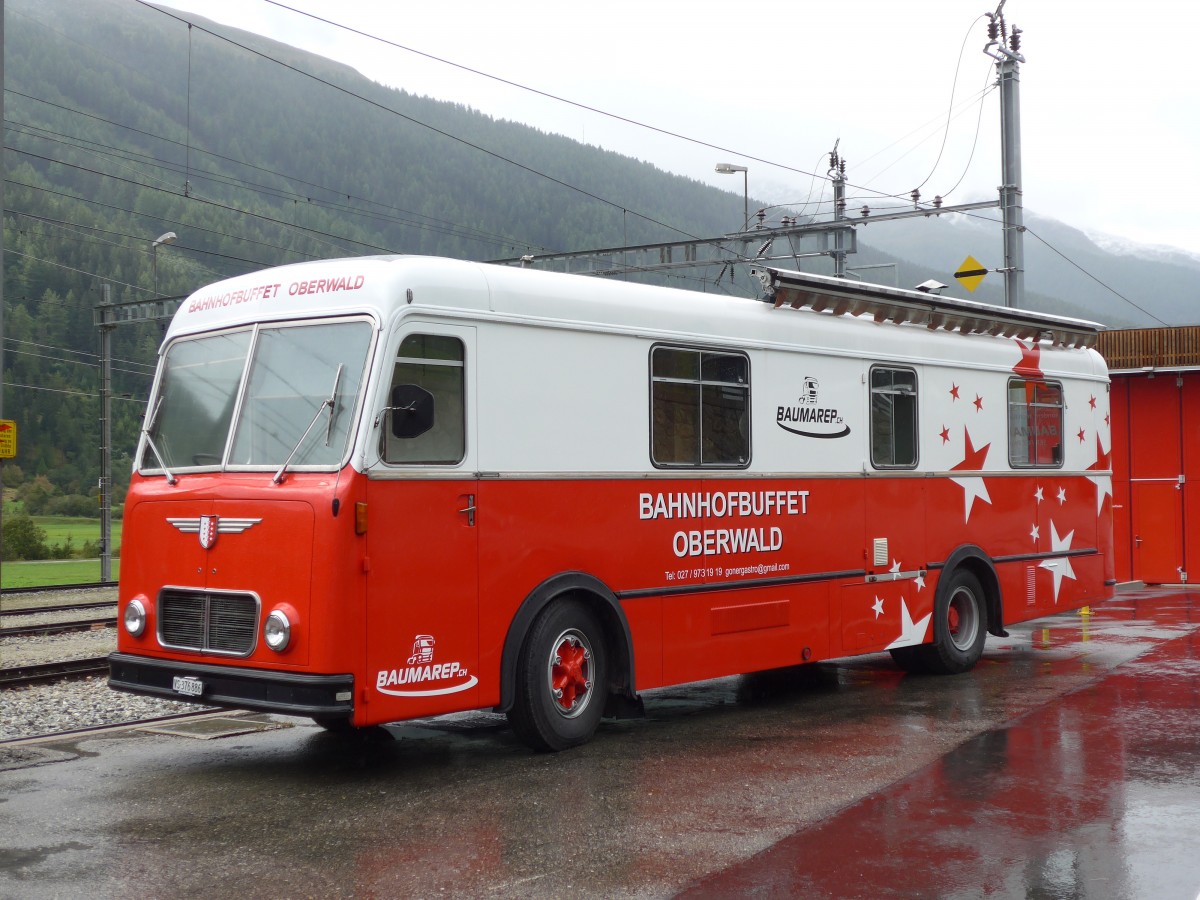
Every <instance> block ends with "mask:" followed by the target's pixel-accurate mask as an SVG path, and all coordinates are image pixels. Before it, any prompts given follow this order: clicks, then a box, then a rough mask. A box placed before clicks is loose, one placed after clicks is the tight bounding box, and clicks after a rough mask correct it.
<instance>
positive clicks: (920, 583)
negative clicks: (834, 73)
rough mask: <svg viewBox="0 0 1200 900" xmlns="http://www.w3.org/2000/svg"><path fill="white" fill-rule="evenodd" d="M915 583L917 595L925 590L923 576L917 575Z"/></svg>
mask: <svg viewBox="0 0 1200 900" xmlns="http://www.w3.org/2000/svg"><path fill="white" fill-rule="evenodd" d="M915 581H916V583H917V593H918V594H919V593H921V591H923V590H925V576H924V575H918V576H917V577H916V579H915Z"/></svg>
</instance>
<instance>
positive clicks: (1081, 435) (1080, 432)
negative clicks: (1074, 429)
mask: <svg viewBox="0 0 1200 900" xmlns="http://www.w3.org/2000/svg"><path fill="white" fill-rule="evenodd" d="M1083 435H1084V431H1083V429H1082V428H1080V429H1079V443H1081V444H1082V443H1083Z"/></svg>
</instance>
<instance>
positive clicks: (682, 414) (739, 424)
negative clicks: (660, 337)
mask: <svg viewBox="0 0 1200 900" xmlns="http://www.w3.org/2000/svg"><path fill="white" fill-rule="evenodd" d="M650 408H651V422H650V455H651V461H652V462H653V463H654V465H655V466H658V467H660V468H672V467H694V468H700V467H717V468H719V467H730V468H744V467H746V466H748V465H749V464H750V360H749V359H747V358H746V356H745V355H743V354H741V353H733V352H722V351H718V350H696V349H692V348H684V347H655V348H654V349H653V350H651V352H650Z"/></svg>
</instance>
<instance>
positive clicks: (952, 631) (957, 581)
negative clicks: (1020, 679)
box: [914, 569, 987, 675]
mask: <svg viewBox="0 0 1200 900" xmlns="http://www.w3.org/2000/svg"><path fill="white" fill-rule="evenodd" d="M942 587H944V588H945V589H944V590H939V591H938V598H937V601H936V602H935V603H934V608H933V643H932V644H925V645H924V646H922V647H918V648H914V649H916V650H919V651H920V652H919V654H918V657H919V659H920V663H921V665H922V666H923V667H924V668H925V670H926V671H928V672H933V673H935V674H938V675H956V674H958V673H959V672H966V671H968V670H969V669H971V668H973V667H974V666H975V663H977V662H979V658H980V657H981V656H982V655H983V642H984V641H985V640H986V639H987V605H986V602H985V599H984V595H983V586H982V585H981V584H980V583H979V579H978V578H976V577H975V576H974V575H973V574H971V573H970V572H969V571H967V570H966V569H959V570H958V571H956V572H955V573H954V574H953V575H951V576H950V580H949V581H948V582H947V583H946V584H945V585H943V586H942Z"/></svg>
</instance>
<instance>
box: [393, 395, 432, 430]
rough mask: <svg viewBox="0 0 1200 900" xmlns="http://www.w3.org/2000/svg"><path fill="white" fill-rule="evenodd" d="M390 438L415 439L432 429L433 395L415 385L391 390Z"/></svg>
mask: <svg viewBox="0 0 1200 900" xmlns="http://www.w3.org/2000/svg"><path fill="white" fill-rule="evenodd" d="M389 412H391V414H392V436H393V437H398V438H415V437H417V436H418V435H422V434H424V433H425V432H427V431H428V430H429V429H430V428H432V427H433V394H431V393H429V391H427V390H425V388H423V387H421V386H420V385H417V384H398V385H396V386H395V387H394V388H392V405H391V409H390V410H389Z"/></svg>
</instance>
